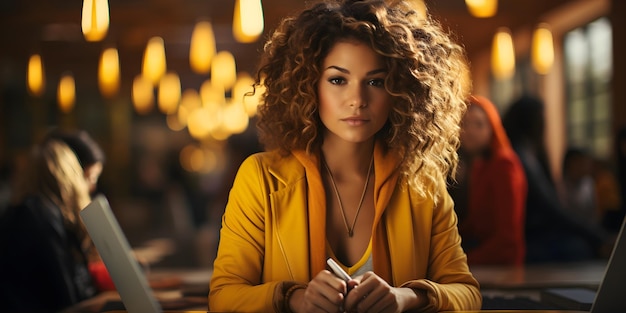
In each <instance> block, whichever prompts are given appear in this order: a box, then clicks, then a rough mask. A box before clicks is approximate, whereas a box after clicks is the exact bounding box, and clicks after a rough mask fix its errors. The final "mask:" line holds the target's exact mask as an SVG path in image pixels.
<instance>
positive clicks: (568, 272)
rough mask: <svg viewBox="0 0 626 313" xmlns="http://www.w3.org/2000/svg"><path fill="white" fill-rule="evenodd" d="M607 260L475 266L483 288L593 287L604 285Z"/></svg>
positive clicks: (474, 272) (475, 273) (474, 271)
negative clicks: (603, 279)
mask: <svg viewBox="0 0 626 313" xmlns="http://www.w3.org/2000/svg"><path fill="white" fill-rule="evenodd" d="M605 268H606V261H591V262H580V263H577V262H573V263H558V264H557V263H553V264H536V265H524V266H472V267H470V270H471V272H472V274H473V275H474V277H475V278H476V279H477V280H478V282H479V283H480V285H481V289H516V288H517V289H519V288H522V289H529V288H530V289H532V288H552V287H592V288H597V286H599V285H600V283H601V282H602V278H603V276H604V272H605Z"/></svg>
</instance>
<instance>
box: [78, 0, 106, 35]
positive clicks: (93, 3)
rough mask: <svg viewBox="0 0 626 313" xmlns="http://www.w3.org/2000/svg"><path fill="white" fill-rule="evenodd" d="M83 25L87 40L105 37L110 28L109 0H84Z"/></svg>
mask: <svg viewBox="0 0 626 313" xmlns="http://www.w3.org/2000/svg"><path fill="white" fill-rule="evenodd" d="M81 27H82V31H83V35H84V36H85V39H86V40H87V41H100V40H102V39H104V37H106V35H107V32H108V30H109V2H108V0H83V12H82V18H81Z"/></svg>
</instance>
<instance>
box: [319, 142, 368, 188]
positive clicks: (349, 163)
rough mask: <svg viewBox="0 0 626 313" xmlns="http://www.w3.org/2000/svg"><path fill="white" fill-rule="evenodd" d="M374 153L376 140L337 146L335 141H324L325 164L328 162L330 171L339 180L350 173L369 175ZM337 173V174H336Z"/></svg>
mask: <svg viewBox="0 0 626 313" xmlns="http://www.w3.org/2000/svg"><path fill="white" fill-rule="evenodd" d="M373 153H374V140H373V139H372V140H370V141H367V142H364V143H346V142H342V143H341V144H339V143H337V144H335V143H334V142H333V141H324V143H323V144H322V155H321V157H322V158H323V162H326V164H327V165H328V167H329V169H330V170H331V171H332V172H333V174H334V175H337V176H338V177H337V178H338V179H341V178H340V177H341V176H343V175H342V173H343V174H344V175H350V173H353V174H354V173H356V174H358V175H363V176H365V175H367V171H368V168H369V165H370V163H371V161H372V157H373ZM335 173H337V174H335Z"/></svg>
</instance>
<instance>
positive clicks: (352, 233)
mask: <svg viewBox="0 0 626 313" xmlns="http://www.w3.org/2000/svg"><path fill="white" fill-rule="evenodd" d="M352 236H354V229H351V230H349V231H348V237H350V238H352Z"/></svg>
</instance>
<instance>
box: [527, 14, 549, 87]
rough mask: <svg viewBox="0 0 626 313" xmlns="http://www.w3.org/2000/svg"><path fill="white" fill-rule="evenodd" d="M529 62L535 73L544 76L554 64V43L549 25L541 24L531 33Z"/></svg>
mask: <svg viewBox="0 0 626 313" xmlns="http://www.w3.org/2000/svg"><path fill="white" fill-rule="evenodd" d="M531 61H532V65H533V69H534V70H535V72H537V73H538V74H541V75H546V74H548V73H549V72H550V69H552V64H553V63H554V43H553V39H552V32H551V31H550V28H549V25H548V24H545V23H542V24H539V25H538V26H537V28H536V29H535V31H534V33H533V41H532V50H531Z"/></svg>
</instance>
